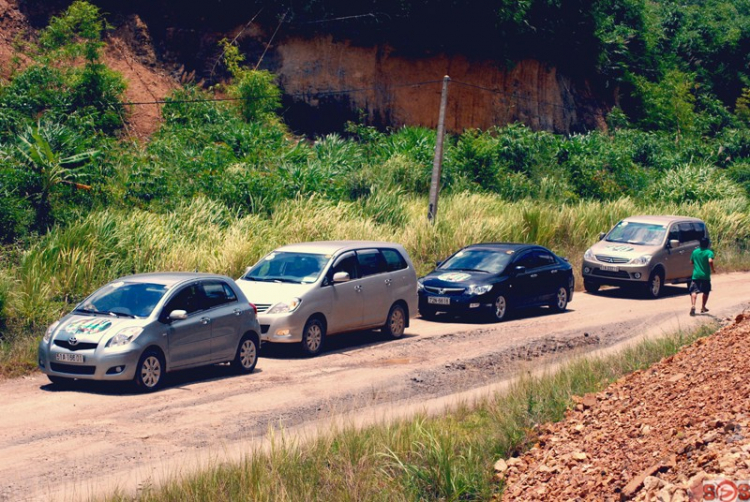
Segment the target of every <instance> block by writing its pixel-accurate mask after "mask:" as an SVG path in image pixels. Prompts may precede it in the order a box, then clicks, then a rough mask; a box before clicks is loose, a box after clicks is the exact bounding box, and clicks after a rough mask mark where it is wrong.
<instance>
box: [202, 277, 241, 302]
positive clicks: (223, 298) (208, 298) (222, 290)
mask: <svg viewBox="0 0 750 502" xmlns="http://www.w3.org/2000/svg"><path fill="white" fill-rule="evenodd" d="M227 290H229V292H231V297H230V296H229V295H228V294H227ZM203 293H204V294H205V308H206V309H211V308H214V307H218V306H219V305H224V304H225V303H231V302H232V301H236V300H237V297H236V296H235V294H234V291H232V290H231V289H230V288H229V286H228V285H227V284H225V283H224V282H222V281H204V282H203Z"/></svg>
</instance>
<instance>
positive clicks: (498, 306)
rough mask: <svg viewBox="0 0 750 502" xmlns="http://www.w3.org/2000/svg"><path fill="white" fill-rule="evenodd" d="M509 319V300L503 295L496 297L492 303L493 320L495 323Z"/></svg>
mask: <svg viewBox="0 0 750 502" xmlns="http://www.w3.org/2000/svg"><path fill="white" fill-rule="evenodd" d="M507 317H508V300H507V299H506V298H505V296H503V295H498V296H497V297H495V301H494V302H493V303H492V311H491V319H492V320H493V321H495V322H500V321H504V320H505V319H507Z"/></svg>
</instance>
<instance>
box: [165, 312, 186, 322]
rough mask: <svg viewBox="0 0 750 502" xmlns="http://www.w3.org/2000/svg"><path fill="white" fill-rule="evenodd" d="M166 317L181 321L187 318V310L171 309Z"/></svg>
mask: <svg viewBox="0 0 750 502" xmlns="http://www.w3.org/2000/svg"><path fill="white" fill-rule="evenodd" d="M168 319H169V320H170V321H181V320H183V319H187V312H186V311H185V310H173V311H172V312H170V313H169V317H168Z"/></svg>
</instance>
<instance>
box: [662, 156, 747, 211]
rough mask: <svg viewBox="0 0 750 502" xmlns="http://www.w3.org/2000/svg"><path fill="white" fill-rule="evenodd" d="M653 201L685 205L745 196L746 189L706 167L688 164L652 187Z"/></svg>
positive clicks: (663, 177)
mask: <svg viewBox="0 0 750 502" xmlns="http://www.w3.org/2000/svg"><path fill="white" fill-rule="evenodd" d="M650 194H651V198H652V199H653V200H658V201H666V202H674V203H683V202H707V201H710V200H721V199H731V198H735V197H743V196H744V193H743V190H742V189H741V188H740V187H739V186H737V185H736V184H735V183H734V182H733V181H731V180H730V179H728V178H727V177H726V176H725V175H724V174H722V173H721V172H718V171H717V170H716V169H715V168H714V167H711V166H709V165H706V164H686V165H683V166H680V167H677V168H675V169H673V170H670V171H667V172H666V173H664V175H663V176H662V177H661V178H660V179H659V180H658V181H657V182H656V183H655V184H654V185H653V186H652V187H651V190H650Z"/></svg>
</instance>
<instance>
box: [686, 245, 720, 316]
mask: <svg viewBox="0 0 750 502" xmlns="http://www.w3.org/2000/svg"><path fill="white" fill-rule="evenodd" d="M690 263H692V264H693V281H692V282H691V283H690V304H691V306H690V315H695V300H696V299H697V298H698V293H702V294H703V305H702V307H701V313H705V312H708V309H707V308H706V302H707V301H708V294H709V293H710V292H711V272H714V273H716V270H715V269H714V252H713V251H711V250H710V249H709V248H708V238H706V237H704V238H702V239H701V241H700V247H699V248H697V249H695V250H694V251H693V254H692V255H690Z"/></svg>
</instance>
